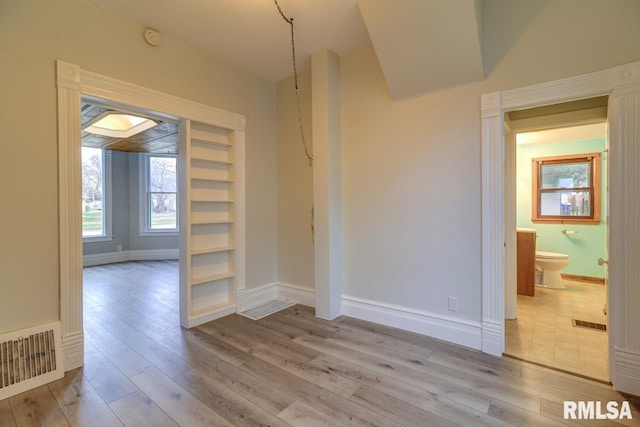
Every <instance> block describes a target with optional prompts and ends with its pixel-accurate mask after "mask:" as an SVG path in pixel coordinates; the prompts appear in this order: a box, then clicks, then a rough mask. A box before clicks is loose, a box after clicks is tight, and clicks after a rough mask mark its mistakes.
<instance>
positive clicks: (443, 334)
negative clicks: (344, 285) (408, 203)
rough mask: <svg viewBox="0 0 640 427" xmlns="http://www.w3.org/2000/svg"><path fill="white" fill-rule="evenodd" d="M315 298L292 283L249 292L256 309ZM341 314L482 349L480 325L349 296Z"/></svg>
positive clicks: (310, 291) (305, 302) (308, 303)
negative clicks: (281, 301)
mask: <svg viewBox="0 0 640 427" xmlns="http://www.w3.org/2000/svg"><path fill="white" fill-rule="evenodd" d="M315 294H316V293H315V290H314V289H310V288H305V287H302V286H297V285H292V284H289V283H269V284H267V285H263V286H260V287H257V288H254V289H249V290H248V291H247V292H246V298H247V307H249V308H250V307H254V306H256V305H259V304H262V303H265V302H267V301H270V300H273V299H274V298H276V297H277V298H280V299H286V300H290V301H295V302H297V303H299V304H302V305H306V306H309V307H314V305H315V301H316V299H315V297H316V296H315ZM341 314H343V315H345V316H350V317H354V318H356V319H362V320H367V321H369V322H373V323H378V324H380V325H386V326H391V327H394V328H399V329H403V330H405V331H410V332H415V333H418V334H421V335H425V336H429V337H433V338H437V339H441V340H444V341H448V342H452V343H455V344H460V345H464V346H467V347H471V348H474V349H480V345H481V336H480V332H481V324H480V322H473V321H470V320H464V319H457V318H453V317H448V316H442V315H440V314H436V313H429V312H426V311H422V310H416V309H413V308H408V307H402V306H398V305H392V304H385V303H381V302H378V301H372V300H367V299H362V298H356V297H350V296H346V295H343V296H342V313H341Z"/></svg>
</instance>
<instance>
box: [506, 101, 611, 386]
mask: <svg viewBox="0 0 640 427" xmlns="http://www.w3.org/2000/svg"><path fill="white" fill-rule="evenodd" d="M607 103H608V97H606V96H605V97H598V98H592V99H587V100H581V101H574V102H568V103H563V104H557V105H552V106H545V107H538V108H532V109H528V110H520V111H514V112H510V113H507V114H506V117H505V157H506V165H507V167H506V171H505V172H506V175H505V190H506V194H505V205H506V209H507V212H509V211H510V212H511V213H512V214H513V215H512V218H511V223H510V222H509V221H508V220H507V219H505V224H506V226H507V230H509V229H513V233H507V235H506V241H507V248H508V249H507V253H506V254H505V255H506V263H507V269H506V277H505V287H506V289H505V300H506V301H505V302H506V304H505V305H506V307H505V308H506V310H505V313H506V317H507V320H506V322H505V355H507V356H510V357H514V358H517V359H521V360H525V361H528V362H531V363H535V364H539V365H544V366H547V367H550V368H553V369H556V370H561V371H565V372H569V373H572V374H576V375H580V376H584V377H589V378H594V379H597V380H599V381H603V382H607V383H608V382H609V378H610V376H609V360H608V353H609V351H608V345H609V344H608V331H607V329H608V316H607V314H605V309H606V305H607V295H608V292H607V285H606V283H607V277H606V274H607V272H606V270H607V266H606V265H603V264H605V263H606V260H607V240H608V230H607V226H608V225H607V222H608V221H607V218H608V197H607V176H608V173H607V166H608V159H607V153H608V138H607ZM594 158H597V162H596V161H595V160H594ZM590 162H591V163H590ZM539 174H546V175H539ZM593 181H595V183H597V184H598V185H597V186H596V185H594V182H593ZM587 184H588V185H589V186H590V189H589V190H586V189H585V188H584V186H586V185H587ZM591 187H593V188H591ZM596 187H597V188H596ZM596 196H599V200H597V202H598V203H597V206H596V203H595V202H596V200H595V199H596ZM594 211H596V212H594ZM594 213H596V214H595V215H594ZM598 214H599V215H598ZM506 216H507V217H509V216H510V215H506ZM518 229H519V231H520V233H518V232H517V230H518ZM521 233H529V234H528V236H532V235H533V236H535V237H534V238H533V239H530V241H532V242H534V243H533V244H534V245H535V246H534V249H533V252H531V250H530V248H529V253H530V255H528V256H526V255H525V258H522V255H523V254H526V252H527V250H526V247H524V246H522V245H523V244H524V243H522V242H524V241H525V240H522V239H521V238H520V237H522V234H521ZM519 244H520V247H519V246H518V245H519ZM509 248H512V250H509ZM534 253H535V257H534V255H533V254H534ZM518 255H521V256H520V257H519V256H518ZM599 260H600V261H604V262H600V263H599V262H598V261H599ZM529 264H533V265H529ZM523 266H524V267H523ZM542 267H545V269H543V268H542ZM523 271H527V274H526V275H525V277H522V274H520V273H523ZM532 281H533V283H531V282H532ZM523 283H524V284H526V285H528V287H527V289H524V288H522V285H523Z"/></svg>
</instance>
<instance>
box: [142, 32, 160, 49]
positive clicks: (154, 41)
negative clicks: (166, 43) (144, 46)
mask: <svg viewBox="0 0 640 427" xmlns="http://www.w3.org/2000/svg"><path fill="white" fill-rule="evenodd" d="M144 40H145V41H146V42H147V43H149V44H150V45H151V46H160V33H159V32H157V31H156V30H152V29H151V28H147V29H146V30H144Z"/></svg>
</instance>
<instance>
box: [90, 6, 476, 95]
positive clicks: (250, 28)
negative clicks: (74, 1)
mask: <svg viewBox="0 0 640 427" xmlns="http://www.w3.org/2000/svg"><path fill="white" fill-rule="evenodd" d="M89 1H91V2H92V3H93V4H95V5H97V6H98V7H100V8H102V9H105V10H107V11H109V12H111V13H114V14H117V15H121V16H125V17H127V18H128V19H131V20H133V21H135V22H137V23H139V24H141V25H143V26H144V27H147V28H153V29H154V30H156V31H158V32H159V33H160V34H161V36H162V35H164V36H170V37H173V38H176V39H180V40H183V41H184V42H186V43H188V44H190V45H192V46H194V47H195V48H198V49H200V50H202V51H205V52H206V53H207V54H209V55H211V56H213V57H215V58H217V59H219V60H221V61H223V62H225V63H228V64H230V65H232V66H234V67H236V68H238V69H241V70H244V71H247V72H250V73H253V74H256V75H259V76H262V77H264V78H266V79H268V80H270V81H273V82H276V81H279V80H282V79H284V78H287V77H289V76H290V75H291V74H292V67H291V50H290V49H291V45H290V32H289V31H290V30H289V25H288V24H287V23H286V22H285V21H284V20H283V19H282V17H281V16H280V14H279V13H278V11H277V9H276V6H275V3H274V1H273V0H189V1H177V0H135V1H131V0H89ZM278 2H279V5H280V7H281V8H282V11H283V13H284V14H285V15H286V16H287V17H293V18H294V25H295V35H296V56H297V58H298V66H299V68H300V69H305V68H308V67H309V63H310V57H311V55H312V54H313V53H315V52H318V51H321V50H323V49H329V50H332V51H334V52H335V53H337V54H338V55H345V54H347V53H349V52H351V51H353V50H355V49H358V48H361V47H364V46H367V45H370V44H372V45H373V47H374V49H375V51H376V54H377V56H378V60H379V62H380V65H381V67H382V71H383V74H384V76H385V79H386V81H387V85H388V86H389V90H390V92H391V95H392V96H393V97H394V98H396V99H397V98H407V97H412V96H417V95H420V94H423V93H425V92H429V91H433V90H437V89H441V88H445V87H451V86H455V85H459V84H464V83H469V82H471V81H478V80H482V79H483V78H484V77H485V73H484V70H483V57H482V53H483V52H482V44H483V32H484V31H483V25H482V22H483V0H401V1H400V0H278ZM140 36H141V37H142V33H141V34H140ZM443 41H444V42H445V43H443ZM444 46H446V48H443V47H444Z"/></svg>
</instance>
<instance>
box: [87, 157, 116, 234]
mask: <svg viewBox="0 0 640 427" xmlns="http://www.w3.org/2000/svg"><path fill="white" fill-rule="evenodd" d="M90 148H93V147H90ZM101 150H102V197H103V199H104V200H102V234H100V235H95V236H85V235H84V230H83V233H82V241H83V242H84V243H93V242H110V241H112V240H113V228H112V225H113V224H112V219H113V215H112V206H113V205H112V193H111V188H112V161H111V150H105V149H104V148H102V149H101Z"/></svg>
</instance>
